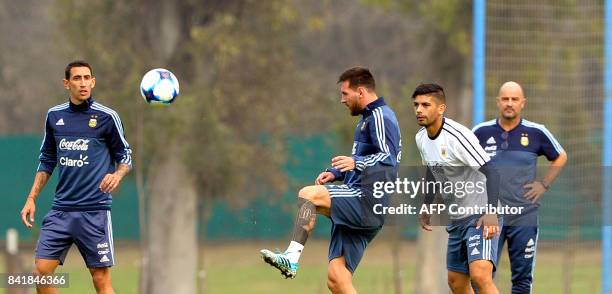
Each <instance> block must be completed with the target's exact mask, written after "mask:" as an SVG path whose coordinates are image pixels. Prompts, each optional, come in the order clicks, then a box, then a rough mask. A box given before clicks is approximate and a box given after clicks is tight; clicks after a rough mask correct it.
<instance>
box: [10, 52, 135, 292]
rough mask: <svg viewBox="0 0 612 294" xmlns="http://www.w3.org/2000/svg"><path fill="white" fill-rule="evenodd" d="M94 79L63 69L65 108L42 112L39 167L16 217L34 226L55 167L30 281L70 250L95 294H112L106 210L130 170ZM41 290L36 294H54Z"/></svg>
mask: <svg viewBox="0 0 612 294" xmlns="http://www.w3.org/2000/svg"><path fill="white" fill-rule="evenodd" d="M95 83H96V79H95V77H94V76H93V73H92V70H91V66H90V65H89V64H87V63H86V62H83V61H75V62H72V63H70V64H68V66H67V67H66V70H65V79H64V87H65V88H66V89H67V90H68V91H69V94H70V97H69V101H68V102H66V103H63V104H60V105H57V106H55V107H52V108H50V109H49V111H48V112H47V118H46V121H45V136H44V139H43V142H42V146H41V148H40V157H39V159H40V164H39V165H38V171H37V173H36V177H35V179H34V184H33V185H32V189H31V191H30V194H29V195H28V198H27V200H26V203H25V206H24V207H23V210H22V211H21V218H22V221H23V223H24V224H25V225H26V226H27V227H28V228H31V227H32V222H34V212H35V208H36V205H35V201H36V198H37V197H38V195H39V194H40V191H41V190H42V189H43V187H44V186H45V184H46V183H47V181H48V180H49V177H50V176H51V174H52V173H53V170H54V169H55V167H56V166H58V172H59V177H58V184H57V188H56V191H55V198H54V200H53V207H52V209H51V211H50V212H49V213H47V215H46V216H45V217H44V219H43V222H42V225H41V230H40V237H39V239H38V244H37V245H36V257H35V262H36V269H35V271H34V273H35V274H42V275H50V274H52V273H54V271H55V269H56V268H57V266H58V265H60V264H63V262H64V259H65V257H66V254H67V253H68V249H69V248H70V246H71V245H72V244H73V243H74V244H76V246H77V248H78V249H79V252H80V253H81V255H82V256H83V259H84V260H85V263H86V265H87V267H88V268H89V271H90V272H91V275H92V278H93V283H94V287H95V289H96V291H97V292H98V293H113V289H112V287H111V279H110V267H111V266H113V265H114V258H115V255H114V248H113V232H112V222H111V214H110V209H111V203H112V196H111V192H113V191H114V190H115V189H116V188H117V187H118V186H119V184H120V183H121V180H122V179H123V177H124V176H125V175H126V174H127V173H128V171H129V170H130V168H131V165H132V158H131V153H132V151H131V149H130V146H129V145H128V143H127V141H126V140H125V137H124V132H123V125H122V123H121V120H120V119H119V115H118V114H117V113H116V112H115V111H113V110H112V109H110V108H108V107H106V106H103V105H102V104H100V103H98V102H96V101H94V100H93V98H92V97H91V91H92V89H93V88H94V86H95ZM54 291H55V290H54V289H49V288H46V289H45V288H41V289H38V292H39V293H55V292H54Z"/></svg>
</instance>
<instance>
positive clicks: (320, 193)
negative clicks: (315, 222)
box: [298, 186, 327, 205]
mask: <svg viewBox="0 0 612 294" xmlns="http://www.w3.org/2000/svg"><path fill="white" fill-rule="evenodd" d="M326 194H327V190H326V189H325V188H324V187H323V186H306V187H304V188H302V189H300V191H299V192H298V197H300V198H304V199H306V200H309V201H310V202H312V203H314V204H315V205H318V203H320V202H322V201H324V200H325V196H326Z"/></svg>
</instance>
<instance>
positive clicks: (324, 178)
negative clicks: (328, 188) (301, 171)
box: [315, 171, 336, 185]
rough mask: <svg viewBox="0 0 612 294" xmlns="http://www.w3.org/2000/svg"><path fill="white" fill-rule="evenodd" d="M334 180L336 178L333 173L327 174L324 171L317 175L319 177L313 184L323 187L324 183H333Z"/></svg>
mask: <svg viewBox="0 0 612 294" xmlns="http://www.w3.org/2000/svg"><path fill="white" fill-rule="evenodd" d="M335 179H336V176H334V174H333V173H331V172H328V171H324V172H322V173H320V174H319V176H318V177H317V179H316V180H315V184H316V185H323V184H325V183H330V182H333V181H334V180H335Z"/></svg>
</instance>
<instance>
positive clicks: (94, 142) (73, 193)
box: [38, 97, 132, 211]
mask: <svg viewBox="0 0 612 294" xmlns="http://www.w3.org/2000/svg"><path fill="white" fill-rule="evenodd" d="M131 153H132V151H131V149H130V146H129V144H128V142H127V141H126V140H125V137H124V132H123V125H122V124H121V120H120V119H119V115H118V114H117V113H116V112H115V111H114V110H112V109H110V108H108V107H106V106H104V105H102V104H100V103H98V102H95V101H94V100H93V98H91V97H90V98H89V99H87V100H86V101H85V102H84V103H82V104H79V105H76V104H73V103H72V102H66V103H63V104H60V105H57V106H55V107H52V108H50V109H49V111H48V112H47V118H46V121H45V137H44V139H43V142H42V146H41V147H40V157H39V159H40V164H39V165H38V171H43V172H46V173H48V174H52V173H53V170H54V169H55V166H56V165H58V164H59V168H58V170H59V180H58V184H57V188H56V191H55V198H54V199H53V208H52V209H55V210H63V211H88V210H110V208H111V204H112V201H113V200H112V196H111V195H110V193H104V192H102V191H101V190H100V188H99V187H100V183H102V179H103V178H104V176H105V175H106V174H108V173H113V172H114V171H115V165H116V164H120V163H124V164H127V165H128V166H129V167H130V168H131V167H132V157H131Z"/></svg>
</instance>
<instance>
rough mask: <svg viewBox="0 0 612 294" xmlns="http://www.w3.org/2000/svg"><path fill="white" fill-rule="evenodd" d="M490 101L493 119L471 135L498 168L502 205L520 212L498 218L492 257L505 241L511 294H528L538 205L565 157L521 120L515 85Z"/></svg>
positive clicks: (541, 131) (548, 137)
mask: <svg viewBox="0 0 612 294" xmlns="http://www.w3.org/2000/svg"><path fill="white" fill-rule="evenodd" d="M496 99H497V108H498V109H499V117H498V118H497V119H493V120H490V121H487V122H484V123H481V124H479V125H477V126H475V127H474V129H473V131H474V134H476V136H477V137H478V140H479V141H480V145H482V147H483V148H484V150H485V151H486V152H487V153H488V154H489V156H490V157H492V160H493V161H494V162H495V163H496V165H497V166H498V170H499V173H500V175H501V178H502V179H503V180H502V181H501V182H500V201H501V202H502V205H508V206H514V207H522V208H523V210H522V213H521V214H517V215H504V226H503V228H502V232H501V237H500V241H499V245H498V246H499V248H498V250H497V254H498V255H500V254H501V249H502V248H503V246H504V241H507V242H508V255H509V256H510V268H511V270H512V293H531V289H532V282H533V269H534V266H535V259H536V258H535V256H536V246H537V242H538V206H539V203H538V200H539V199H540V197H542V195H543V194H544V193H545V192H546V191H547V190H548V189H549V188H550V185H551V184H552V183H553V181H554V180H555V179H556V178H557V176H558V175H559V173H560V172H561V169H562V168H563V166H564V165H565V163H566V162H567V155H566V153H565V151H564V150H563V148H562V147H561V145H560V144H559V142H557V140H556V139H555V137H553V135H552V134H551V133H550V132H549V131H548V130H547V129H546V128H545V127H544V126H543V125H541V124H536V123H533V122H530V121H528V120H526V119H523V118H522V117H521V111H522V110H523V108H524V107H525V103H526V100H525V96H524V94H523V89H522V88H521V86H520V85H519V84H517V83H515V82H507V83H504V84H503V85H502V86H501V88H500V89H499V94H498V96H497V98H496ZM541 155H544V156H545V157H546V159H548V160H549V161H550V165H549V168H548V171H547V172H546V174H545V175H544V176H543V177H542V178H541V180H537V179H536V167H537V160H538V157H539V156H541Z"/></svg>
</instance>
